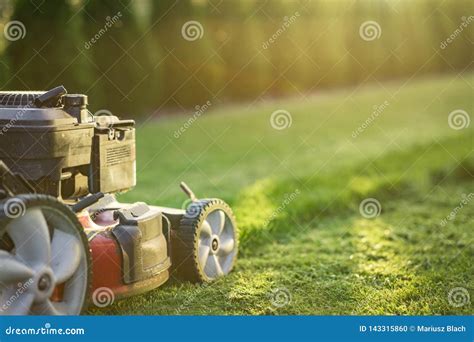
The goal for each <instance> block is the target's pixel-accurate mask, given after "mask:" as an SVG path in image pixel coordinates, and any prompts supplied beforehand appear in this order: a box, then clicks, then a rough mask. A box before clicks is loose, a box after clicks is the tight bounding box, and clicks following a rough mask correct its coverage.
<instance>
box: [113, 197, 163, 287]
mask: <svg viewBox="0 0 474 342" xmlns="http://www.w3.org/2000/svg"><path fill="white" fill-rule="evenodd" d="M143 206H144V205H143V204H139V205H138V206H135V209H133V208H131V209H120V210H118V211H117V216H118V218H119V220H120V221H119V224H118V225H117V226H116V227H115V228H114V229H113V230H112V234H113V235H114V236H115V238H116V239H117V241H118V242H119V245H120V248H121V250H122V258H123V268H122V270H123V281H124V283H126V284H131V283H135V282H137V281H142V280H146V279H149V278H152V277H154V276H156V275H157V274H159V273H161V272H163V271H164V270H167V269H168V268H169V267H170V266H171V259H170V256H169V251H168V244H169V237H167V236H166V235H165V234H164V233H163V220H162V214H161V212H160V211H151V210H150V209H149V208H148V210H146V211H145V212H144V213H143V214H142V215H138V216H135V215H136V214H138V213H139V212H142V211H143V209H144V208H143Z"/></svg>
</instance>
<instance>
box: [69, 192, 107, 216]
mask: <svg viewBox="0 0 474 342" xmlns="http://www.w3.org/2000/svg"><path fill="white" fill-rule="evenodd" d="M104 196H105V195H104V193H102V192H98V193H96V194H92V195H89V196H87V197H84V198H83V199H82V200H80V201H79V202H77V203H76V204H74V205H72V206H71V209H72V211H74V212H75V213H78V212H80V211H82V210H84V209H86V208H87V207H90V206H91V205H93V204H94V203H97V202H98V201H99V200H100V199H101V198H102V197H104Z"/></svg>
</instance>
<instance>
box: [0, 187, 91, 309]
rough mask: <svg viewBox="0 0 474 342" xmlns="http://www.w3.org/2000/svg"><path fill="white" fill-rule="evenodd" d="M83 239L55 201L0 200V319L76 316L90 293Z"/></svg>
mask: <svg viewBox="0 0 474 342" xmlns="http://www.w3.org/2000/svg"><path fill="white" fill-rule="evenodd" d="M90 266H91V256H90V251H89V245H88V242H87V237H86V235H85V233H84V230H83V228H82V226H81V225H80V224H79V221H78V220H77V218H76V216H75V215H74V213H73V212H72V211H71V210H70V209H69V208H68V207H66V206H65V205H64V204H62V203H60V202H59V201H58V200H56V199H55V198H52V197H49V196H45V195H19V196H16V197H12V198H9V199H5V200H3V201H1V202H0V315H1V314H4V315H28V314H31V315H78V314H80V313H81V312H82V311H83V310H84V309H85V307H86V303H87V299H88V296H89V289H90V279H91V274H90V270H91V268H90Z"/></svg>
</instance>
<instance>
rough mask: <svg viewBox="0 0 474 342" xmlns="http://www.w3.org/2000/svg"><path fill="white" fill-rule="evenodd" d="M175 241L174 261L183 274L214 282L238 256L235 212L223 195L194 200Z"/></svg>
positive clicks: (223, 274)
mask: <svg viewBox="0 0 474 342" xmlns="http://www.w3.org/2000/svg"><path fill="white" fill-rule="evenodd" d="M174 241H175V243H174V244H173V258H174V260H173V263H174V265H175V269H176V271H177V273H178V276H179V277H180V278H182V279H184V280H188V281H192V282H211V281H213V280H215V279H217V278H219V277H222V276H225V275H227V274H228V273H229V272H230V271H231V270H232V268H233V267H234V264H235V261H236V259H237V250H238V232H237V225H236V221H235V217H234V214H233V213H232V210H231V209H230V207H229V206H228V205H227V204H226V203H225V202H224V201H222V200H220V199H203V200H198V201H194V202H192V203H191V204H190V205H189V206H188V208H187V210H186V214H185V215H184V217H183V218H182V220H181V224H180V227H179V229H177V232H176V236H175V238H174Z"/></svg>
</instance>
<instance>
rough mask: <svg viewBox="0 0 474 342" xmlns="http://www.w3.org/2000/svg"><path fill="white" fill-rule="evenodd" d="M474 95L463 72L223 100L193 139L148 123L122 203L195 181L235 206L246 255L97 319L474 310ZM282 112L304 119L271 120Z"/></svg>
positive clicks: (189, 132)
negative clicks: (220, 270)
mask: <svg viewBox="0 0 474 342" xmlns="http://www.w3.org/2000/svg"><path fill="white" fill-rule="evenodd" d="M473 86H474V75H473V74H471V73H464V74H459V75H445V76H439V77H427V78H422V79H411V80H409V81H399V82H390V83H384V84H380V83H373V84H371V85H363V86H360V87H353V88H347V89H344V90H337V91H332V92H324V93H321V94H314V95H312V96H308V97H306V98H304V97H302V98H295V99H289V100H285V101H274V100H272V101H267V102H258V103H254V104H247V105H242V106H228V107H223V106H218V105H217V104H212V105H211V106H210V108H209V110H207V111H206V112H205V113H204V114H202V115H201V116H199V117H197V116H196V117H197V120H195V121H194V122H193V123H192V124H191V125H186V126H189V127H188V128H187V129H185V130H184V133H182V134H181V135H180V136H179V137H178V138H176V137H175V135H176V136H177V134H175V132H176V131H177V130H179V129H180V127H184V125H185V123H186V122H187V120H188V119H189V118H190V117H191V116H192V113H190V114H189V116H179V117H173V118H165V119H160V120H157V119H150V120H147V121H144V122H141V123H138V130H137V153H138V155H137V158H138V164H137V173H138V185H137V187H136V189H134V190H133V191H131V192H129V193H127V194H124V195H120V196H119V199H120V200H122V201H144V202H148V203H150V204H159V205H165V206H176V207H182V206H183V203H184V202H185V199H186V198H185V196H184V195H183V194H182V193H181V191H180V190H179V182H180V181H182V180H184V181H186V182H187V183H188V184H189V185H190V186H191V187H192V188H193V190H194V191H195V193H196V194H197V195H198V196H199V197H220V198H223V199H224V200H226V201H227V202H229V204H231V205H232V207H233V208H234V210H235V213H236V216H237V220H238V223H239V229H240V234H241V239H240V248H241V252H240V257H239V260H238V263H237V265H236V268H235V270H234V272H233V273H232V274H231V275H229V276H228V277H226V278H223V279H220V280H219V281H218V282H216V283H214V284H211V285H196V284H190V283H183V282H180V281H178V280H176V279H174V278H173V279H171V281H170V282H169V283H167V284H165V285H164V286H162V287H161V288H159V289H156V290H154V291H151V292H149V293H147V294H145V295H142V296H138V297H134V298H131V299H126V300H122V301H117V302H115V303H114V304H113V305H111V306H109V307H107V308H105V309H93V310H91V313H93V314H121V315H126V314H127V315H129V314H145V315H170V314H171V315H174V314H212V315H214V314H232V315H239V314H243V315H263V314H276V315H278V314H304V315H308V314H472V313H473V312H474V310H473V306H472V301H473V300H472V299H469V297H473V296H474V291H473V290H474V282H473V276H472V275H473V274H474V267H473V264H474V263H473V258H474V249H473V244H472V242H473V240H474V239H473V228H474V197H473V196H474V195H470V194H472V193H474V154H473V147H474V129H473V127H474V123H471V124H470V125H469V127H467V128H463V129H459V130H456V129H453V128H452V127H450V125H449V123H448V116H449V114H450V113H451V112H453V111H454V110H458V109H461V110H464V111H465V112H467V113H469V115H470V119H472V120H474V101H473ZM380 106H382V107H380ZM276 110H285V111H287V112H288V113H290V115H291V126H289V127H288V128H286V129H282V130H277V129H275V128H273V127H272V125H271V115H272V113H273V112H274V111H276ZM374 111H377V114H374V113H373V112H374ZM367 119H369V120H368V121H369V122H368V124H366V125H363V124H364V122H366V120H367ZM358 127H360V128H361V129H360V130H359V131H358V132H357V133H354V132H355V131H356V130H357V129H358ZM368 198H371V199H375V200H377V201H378V203H380V207H381V212H380V214H379V215H378V216H376V217H373V218H366V217H364V216H363V215H362V214H361V212H360V208H359V207H360V203H361V202H362V201H363V200H365V199H368ZM365 216H367V215H365ZM466 293H467V294H466Z"/></svg>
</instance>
